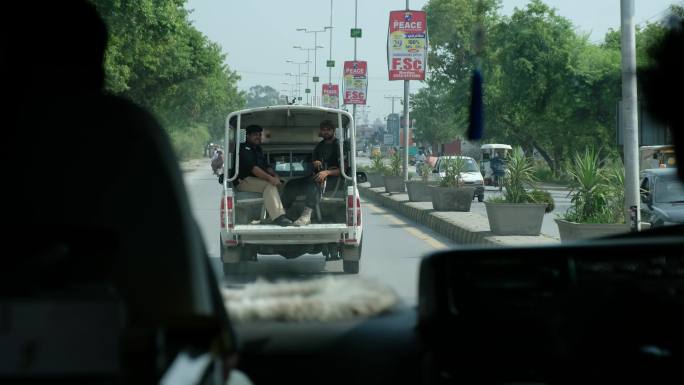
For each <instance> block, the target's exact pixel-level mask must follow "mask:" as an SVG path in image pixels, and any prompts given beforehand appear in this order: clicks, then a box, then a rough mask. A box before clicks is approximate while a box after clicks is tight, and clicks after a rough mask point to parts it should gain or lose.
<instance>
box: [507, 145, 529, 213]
mask: <svg viewBox="0 0 684 385" xmlns="http://www.w3.org/2000/svg"><path fill="white" fill-rule="evenodd" d="M536 182H537V179H536V177H535V176H534V164H533V162H532V161H531V160H530V159H529V158H527V156H525V153H524V152H523V150H522V148H520V147H516V148H514V149H513V152H512V153H511V155H510V156H509V158H508V175H506V177H505V178H504V187H505V188H506V192H505V194H504V198H505V200H506V202H508V203H529V202H534V199H533V197H531V196H530V194H529V193H528V191H527V190H526V188H527V187H534V185H535V183H536Z"/></svg>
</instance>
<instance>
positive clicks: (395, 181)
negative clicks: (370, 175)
mask: <svg viewBox="0 0 684 385" xmlns="http://www.w3.org/2000/svg"><path fill="white" fill-rule="evenodd" d="M384 183H385V191H386V192H388V193H400V192H404V191H406V187H405V186H404V177H403V176H385V178H384Z"/></svg>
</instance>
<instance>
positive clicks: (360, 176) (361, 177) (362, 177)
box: [356, 171, 368, 183]
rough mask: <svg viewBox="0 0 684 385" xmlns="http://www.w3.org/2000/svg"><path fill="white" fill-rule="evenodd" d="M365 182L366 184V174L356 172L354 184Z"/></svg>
mask: <svg viewBox="0 0 684 385" xmlns="http://www.w3.org/2000/svg"><path fill="white" fill-rule="evenodd" d="M365 182H368V176H367V175H366V173H365V172H363V171H357V172H356V183H365Z"/></svg>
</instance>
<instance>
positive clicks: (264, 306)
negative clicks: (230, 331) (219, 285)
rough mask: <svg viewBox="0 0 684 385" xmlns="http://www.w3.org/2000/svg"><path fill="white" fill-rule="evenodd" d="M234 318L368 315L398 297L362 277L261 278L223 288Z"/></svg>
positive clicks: (330, 318) (386, 307) (304, 318)
mask: <svg viewBox="0 0 684 385" xmlns="http://www.w3.org/2000/svg"><path fill="white" fill-rule="evenodd" d="M222 294H223V301H224V303H225V304H226V307H227V308H228V314H229V315H230V317H231V319H233V320H235V321H238V322H240V321H253V320H272V321H333V320H344V319H352V318H357V317H369V316H373V315H376V314H381V313H383V312H386V311H388V310H390V309H391V308H392V307H393V306H395V305H396V304H397V303H398V302H399V297H398V296H397V294H396V293H395V292H394V290H392V288H390V287H388V286H387V285H385V284H383V283H381V282H378V281H376V280H371V279H368V278H362V277H324V278H317V279H311V280H304V281H279V282H268V281H266V280H263V279H259V280H257V281H256V282H255V283H252V284H248V285H246V286H245V287H244V288H242V289H226V288H224V289H222Z"/></svg>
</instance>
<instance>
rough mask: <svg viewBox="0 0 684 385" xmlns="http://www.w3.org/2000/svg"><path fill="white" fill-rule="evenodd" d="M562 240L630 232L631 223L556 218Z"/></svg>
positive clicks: (567, 240) (568, 240)
mask: <svg viewBox="0 0 684 385" xmlns="http://www.w3.org/2000/svg"><path fill="white" fill-rule="evenodd" d="M556 224H557V225H558V232H559V233H560V237H561V242H570V241H577V240H581V239H591V238H601V237H608V236H611V235H616V234H623V233H628V232H629V231H630V229H629V225H627V224H624V223H620V224H607V223H575V222H570V221H566V220H563V219H556Z"/></svg>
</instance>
